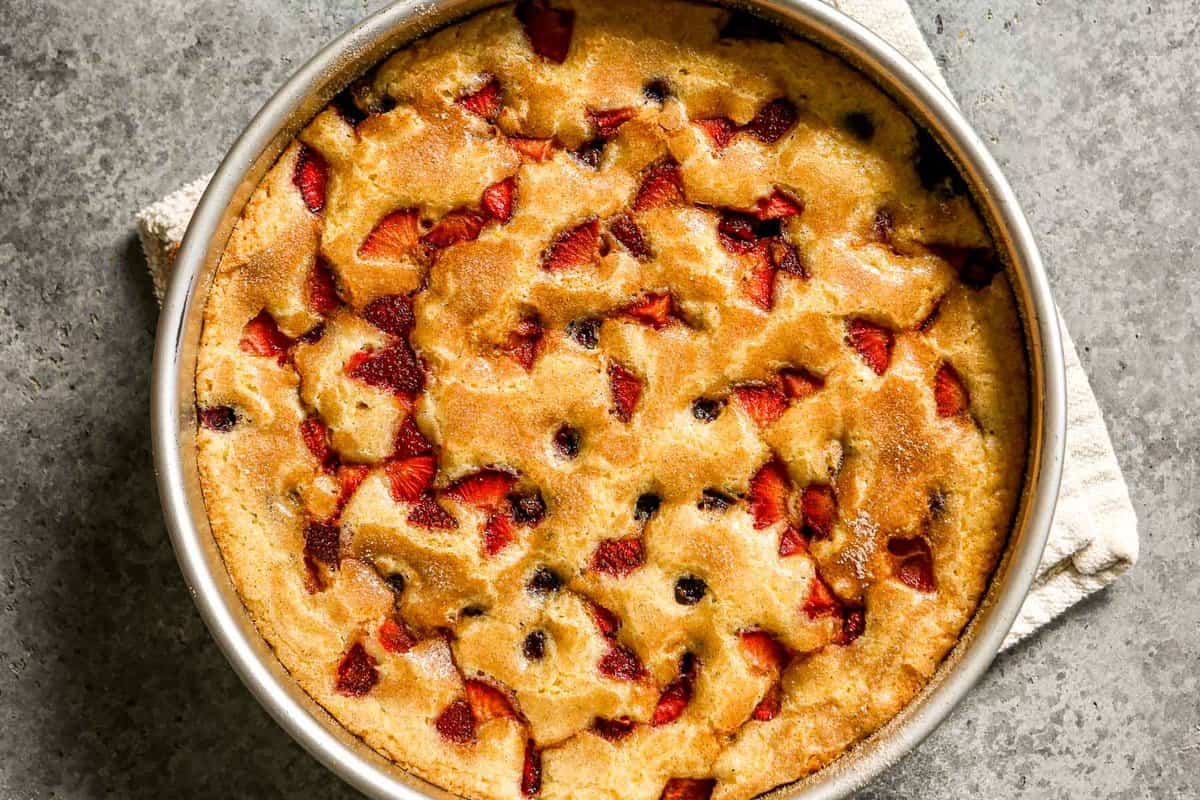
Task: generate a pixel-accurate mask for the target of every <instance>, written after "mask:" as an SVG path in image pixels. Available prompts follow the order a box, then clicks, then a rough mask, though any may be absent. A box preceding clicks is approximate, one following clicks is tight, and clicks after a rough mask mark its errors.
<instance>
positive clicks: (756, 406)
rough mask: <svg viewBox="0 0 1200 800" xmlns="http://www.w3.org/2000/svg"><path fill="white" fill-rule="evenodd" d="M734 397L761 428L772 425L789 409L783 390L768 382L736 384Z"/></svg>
mask: <svg viewBox="0 0 1200 800" xmlns="http://www.w3.org/2000/svg"><path fill="white" fill-rule="evenodd" d="M733 399H734V400H736V401H737V403H738V405H739V406H741V407H742V408H743V409H744V410H745V411H746V413H747V414H749V415H750V418H751V419H752V420H754V422H755V424H757V425H758V426H759V427H760V428H765V427H766V426H768V425H770V424H771V423H772V422H774V421H775V420H777V419H779V418H780V417H782V416H783V412H785V411H787V410H788V400H787V397H785V396H784V394H783V392H781V391H779V389H777V388H776V387H774V386H768V385H766V384H760V383H744V384H742V385H741V386H735V387H734V389H733Z"/></svg>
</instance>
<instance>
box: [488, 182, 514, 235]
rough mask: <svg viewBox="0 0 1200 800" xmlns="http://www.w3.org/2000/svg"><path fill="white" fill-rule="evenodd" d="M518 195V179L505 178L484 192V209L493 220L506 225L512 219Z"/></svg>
mask: <svg viewBox="0 0 1200 800" xmlns="http://www.w3.org/2000/svg"><path fill="white" fill-rule="evenodd" d="M516 193H517V179H516V178H505V179H504V180H502V181H499V182H498V183H493V184H492V185H491V186H489V187H488V188H486V189H484V190H483V200H482V202H483V207H484V208H485V209H486V210H487V212H488V213H489V214H491V215H492V219H494V220H496V221H497V222H499V223H501V224H504V223H505V222H508V221H509V220H510V219H512V215H513V200H514V198H515V195H516Z"/></svg>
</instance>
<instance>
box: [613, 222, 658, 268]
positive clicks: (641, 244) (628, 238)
mask: <svg viewBox="0 0 1200 800" xmlns="http://www.w3.org/2000/svg"><path fill="white" fill-rule="evenodd" d="M608 232H609V233H611V234H612V235H613V238H614V239H616V240H617V241H618V242H620V243H621V244H622V245H624V247H625V249H626V250H628V251H629V255H631V256H633V257H634V258H636V259H637V260H638V261H646V260H647V259H649V258H650V245H649V244H647V243H646V237H645V236H644V235H643V234H642V229H641V228H639V227H638V224H637V222H635V221H634V219H633V216H632V215H630V214H619V215H618V216H615V217H613V218H612V221H611V222H609V223H608Z"/></svg>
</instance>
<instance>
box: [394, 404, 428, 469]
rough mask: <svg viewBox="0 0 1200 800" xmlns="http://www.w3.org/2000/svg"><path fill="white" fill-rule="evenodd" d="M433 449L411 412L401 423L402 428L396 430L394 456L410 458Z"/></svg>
mask: <svg viewBox="0 0 1200 800" xmlns="http://www.w3.org/2000/svg"><path fill="white" fill-rule="evenodd" d="M432 450H433V445H432V444H430V443H429V440H428V439H426V438H425V436H424V434H422V433H421V430H420V428H418V427H417V422H416V420H415V419H413V416H412V414H409V415H408V416H407V417H405V418H404V422H402V423H400V429H399V430H398V431H396V445H395V447H394V448H393V450H392V457H393V458H408V457H409V456H419V455H422V454H424V453H429V452H431V451H432Z"/></svg>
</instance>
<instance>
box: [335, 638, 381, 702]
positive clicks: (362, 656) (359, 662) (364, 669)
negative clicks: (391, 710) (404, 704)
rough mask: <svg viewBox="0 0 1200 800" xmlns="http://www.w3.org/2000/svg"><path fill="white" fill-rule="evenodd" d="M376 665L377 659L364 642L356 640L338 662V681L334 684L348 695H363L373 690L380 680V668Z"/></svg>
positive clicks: (339, 690) (342, 692) (340, 692)
mask: <svg viewBox="0 0 1200 800" xmlns="http://www.w3.org/2000/svg"><path fill="white" fill-rule="evenodd" d="M375 666H376V662H375V659H374V658H372V657H371V654H370V653H368V652H367V650H366V648H364V647H363V646H362V643H361V642H355V643H354V644H353V645H351V647H350V649H349V650H347V651H346V654H345V655H343V656H342V660H341V661H340V662H338V665H337V682H336V683H335V684H334V686H335V688H336V689H337V690H338V693H339V694H344V695H346V696H347V697H362V696H363V695H365V694H366V693H367V692H369V691H371V688H372V687H374V686H375V684H376V683H378V682H379V670H377V669H375Z"/></svg>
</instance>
